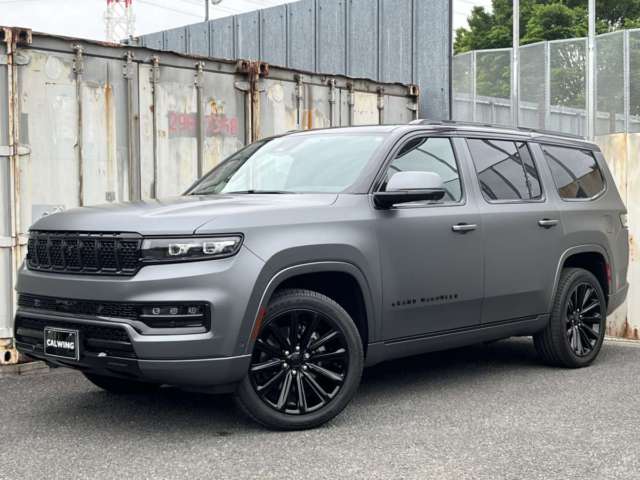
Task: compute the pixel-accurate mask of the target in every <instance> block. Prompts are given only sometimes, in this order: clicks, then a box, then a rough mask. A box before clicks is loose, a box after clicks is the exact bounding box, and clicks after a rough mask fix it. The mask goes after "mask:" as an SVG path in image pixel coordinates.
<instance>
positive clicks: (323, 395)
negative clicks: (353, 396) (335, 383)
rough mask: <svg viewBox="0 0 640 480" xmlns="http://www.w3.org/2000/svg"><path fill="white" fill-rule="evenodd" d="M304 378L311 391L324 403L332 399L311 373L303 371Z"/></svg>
mask: <svg viewBox="0 0 640 480" xmlns="http://www.w3.org/2000/svg"><path fill="white" fill-rule="evenodd" d="M302 376H303V377H304V378H305V380H307V382H308V383H309V386H310V387H311V389H312V390H313V391H314V393H315V394H316V395H317V396H318V398H319V399H320V400H322V402H326V401H327V400H329V399H330V398H331V396H330V395H329V394H328V393H327V392H326V391H325V389H324V388H322V387H321V386H320V384H319V383H318V382H316V379H315V378H313V377H312V376H311V375H310V374H309V373H307V372H304V371H303V372H302Z"/></svg>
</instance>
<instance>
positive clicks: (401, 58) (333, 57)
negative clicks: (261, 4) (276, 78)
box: [142, 0, 451, 118]
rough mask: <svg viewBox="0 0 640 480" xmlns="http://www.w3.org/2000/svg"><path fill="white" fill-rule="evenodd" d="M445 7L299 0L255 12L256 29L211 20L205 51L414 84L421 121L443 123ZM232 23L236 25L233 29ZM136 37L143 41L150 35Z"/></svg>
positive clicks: (445, 2) (248, 23) (443, 2)
mask: <svg viewBox="0 0 640 480" xmlns="http://www.w3.org/2000/svg"><path fill="white" fill-rule="evenodd" d="M450 4H451V0H429V1H427V0H302V1H299V2H294V3H289V4H286V5H282V6H279V7H274V8H270V9H267V10H263V11H261V12H259V16H260V25H259V27H260V28H255V27H254V22H255V17H251V16H246V14H245V16H239V17H227V18H222V19H218V20H214V21H212V22H211V25H212V26H211V31H212V32H216V34H215V35H216V38H215V39H214V38H213V35H211V39H210V40H211V45H212V48H210V53H211V55H212V56H214V57H224V58H241V57H249V58H257V57H256V55H258V54H259V56H260V59H261V60H262V61H265V62H267V63H270V64H272V65H280V66H287V67H289V68H295V69H299V70H303V71H309V72H315V73H335V74H344V75H349V76H351V77H355V78H369V79H372V80H376V81H384V82H400V83H416V84H418V85H419V86H420V88H421V89H422V90H424V91H425V92H428V93H427V94H425V95H423V96H422V97H421V102H422V103H421V106H420V110H421V114H422V116H425V117H429V118H448V117H449V95H450V92H449V76H450V75H449V63H450V60H451V56H450V52H451V35H450V34H449V23H450ZM285 12H286V14H285ZM255 14H256V13H255V12H254V13H253V14H252V15H255ZM230 19H233V20H232V23H231V24H230ZM230 25H236V28H235V31H234V28H233V27H231V26H230ZM197 28H200V27H198V26H197V25H196V26H192V27H187V30H190V29H197ZM258 30H259V33H256V32H257V31H258ZM256 35H259V37H256ZM142 38H143V41H144V42H146V39H147V38H148V37H142ZM256 38H257V40H256ZM151 40H153V38H152V39H151ZM256 42H258V46H257V52H258V53H257V54H256V45H255V44H256ZM174 43H175V42H174ZM213 45H215V48H214V47H213ZM174 46H175V45H174Z"/></svg>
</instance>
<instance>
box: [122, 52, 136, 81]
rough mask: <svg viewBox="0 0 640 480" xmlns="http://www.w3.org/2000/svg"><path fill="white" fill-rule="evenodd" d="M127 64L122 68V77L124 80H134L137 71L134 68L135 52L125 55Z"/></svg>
mask: <svg viewBox="0 0 640 480" xmlns="http://www.w3.org/2000/svg"><path fill="white" fill-rule="evenodd" d="M123 56H124V60H125V63H124V65H123V66H122V76H123V77H124V78H133V76H134V73H135V69H134V68H133V52H127V53H125V54H124V55H123Z"/></svg>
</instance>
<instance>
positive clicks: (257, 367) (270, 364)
mask: <svg viewBox="0 0 640 480" xmlns="http://www.w3.org/2000/svg"><path fill="white" fill-rule="evenodd" d="M283 363H284V360H281V359H279V358H278V359H275V360H268V361H266V362H262V363H256V364H254V365H251V371H252V372H259V371H261V370H266V369H269V368H274V367H279V366H280V365H282V364H283Z"/></svg>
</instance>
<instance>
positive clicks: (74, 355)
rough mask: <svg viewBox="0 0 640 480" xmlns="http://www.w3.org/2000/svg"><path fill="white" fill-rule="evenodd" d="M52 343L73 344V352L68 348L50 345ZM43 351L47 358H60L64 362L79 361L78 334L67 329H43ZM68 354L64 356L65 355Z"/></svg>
mask: <svg viewBox="0 0 640 480" xmlns="http://www.w3.org/2000/svg"><path fill="white" fill-rule="evenodd" d="M49 340H51V341H52V342H66V343H67V344H68V343H71V342H72V343H73V352H71V349H70V348H67V347H66V346H63V345H62V344H60V346H57V345H55V344H50V342H49ZM43 350H44V354H45V356H47V357H55V358H62V359H64V360H75V361H76V362H77V361H79V360H80V332H79V331H78V330H71V329H68V328H58V327H45V328H44V331H43ZM66 352H68V353H67V354H66V355H65V353H66Z"/></svg>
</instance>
